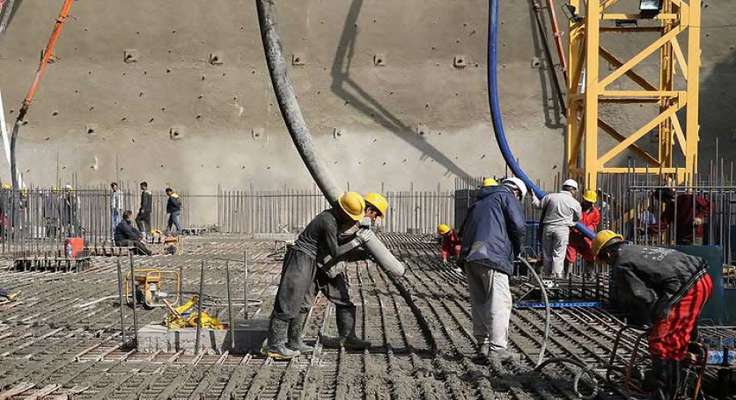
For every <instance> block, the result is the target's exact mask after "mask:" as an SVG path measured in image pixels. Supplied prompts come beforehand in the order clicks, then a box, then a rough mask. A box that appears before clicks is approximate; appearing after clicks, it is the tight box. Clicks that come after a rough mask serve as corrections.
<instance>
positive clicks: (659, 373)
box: [650, 357, 671, 400]
mask: <svg viewBox="0 0 736 400" xmlns="http://www.w3.org/2000/svg"><path fill="white" fill-rule="evenodd" d="M669 372H670V366H669V362H668V361H667V360H664V359H661V358H656V357H652V373H651V379H652V394H651V396H650V399H652V400H669V398H670V396H669V394H668V392H669V391H670V390H671V388H670V387H669V382H670V378H669Z"/></svg>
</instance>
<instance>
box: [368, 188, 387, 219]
mask: <svg viewBox="0 0 736 400" xmlns="http://www.w3.org/2000/svg"><path fill="white" fill-rule="evenodd" d="M363 199H365V204H366V205H368V204H370V205H372V206H373V207H375V208H376V209H377V210H378V212H380V213H381V216H382V217H383V216H385V215H386V212H387V211H388V200H386V198H385V197H383V196H382V195H381V194H379V193H373V192H371V193H366V194H365V196H363Z"/></svg>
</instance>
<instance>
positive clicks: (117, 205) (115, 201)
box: [110, 182, 123, 236]
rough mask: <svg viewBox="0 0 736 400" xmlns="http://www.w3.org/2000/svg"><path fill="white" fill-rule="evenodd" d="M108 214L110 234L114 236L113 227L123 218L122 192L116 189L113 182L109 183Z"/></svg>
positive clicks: (116, 186) (115, 184) (116, 185)
mask: <svg viewBox="0 0 736 400" xmlns="http://www.w3.org/2000/svg"><path fill="white" fill-rule="evenodd" d="M110 189H111V190H112V192H111V193H110V214H111V219H112V234H113V236H115V228H116V227H117V226H118V224H119V223H120V220H121V219H122V218H123V193H122V192H120V190H119V189H118V184H117V183H116V182H113V183H111V184H110Z"/></svg>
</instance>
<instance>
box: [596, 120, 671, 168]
mask: <svg viewBox="0 0 736 400" xmlns="http://www.w3.org/2000/svg"><path fill="white" fill-rule="evenodd" d="M598 127H600V128H601V130H603V132H606V133H607V134H608V135H609V136H611V137H612V138H614V139H616V140H618V141H619V142H623V141H624V140H626V136H624V135H622V134H621V133H619V132H618V131H617V130H616V129H615V128H614V127H612V126H611V125H608V124H607V123H606V122H605V121H603V120H601V119H599V120H598ZM630 147H631V150H633V151H634V152H635V153H636V154H638V155H639V156H640V157H641V158H643V159H644V160H645V161H647V162H648V163H649V164H650V165H653V166H657V167H659V166H661V163H660V162H659V160H657V158H656V157H654V156H653V155H651V154H649V153H648V152H647V151H646V150H644V149H642V148H641V147H639V146H637V145H636V144H632V145H631V146H630Z"/></svg>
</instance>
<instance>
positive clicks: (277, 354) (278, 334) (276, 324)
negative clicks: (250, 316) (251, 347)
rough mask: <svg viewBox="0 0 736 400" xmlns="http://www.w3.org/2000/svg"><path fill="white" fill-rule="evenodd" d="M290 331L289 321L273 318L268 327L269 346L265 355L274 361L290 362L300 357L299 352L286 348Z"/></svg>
mask: <svg viewBox="0 0 736 400" xmlns="http://www.w3.org/2000/svg"><path fill="white" fill-rule="evenodd" d="M288 331H289V321H283V320H280V319H278V318H274V317H271V322H270V324H269V327H268V344H267V345H266V351H264V352H263V353H264V355H265V356H267V357H271V358H273V359H274V360H290V359H292V358H294V357H297V356H299V354H300V353H299V351H295V350H291V349H289V348H288V347H286V335H287V334H288Z"/></svg>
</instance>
